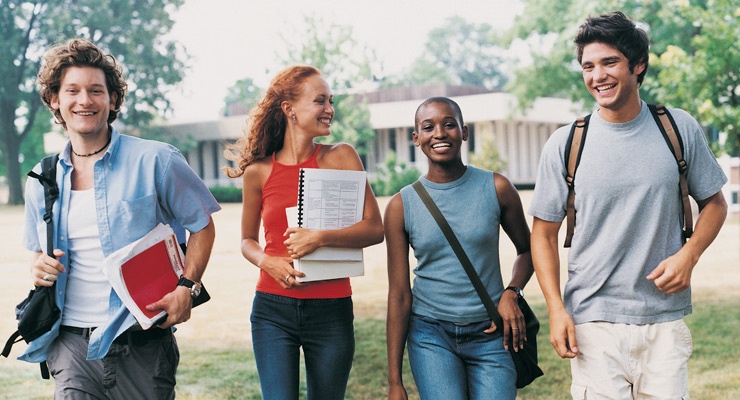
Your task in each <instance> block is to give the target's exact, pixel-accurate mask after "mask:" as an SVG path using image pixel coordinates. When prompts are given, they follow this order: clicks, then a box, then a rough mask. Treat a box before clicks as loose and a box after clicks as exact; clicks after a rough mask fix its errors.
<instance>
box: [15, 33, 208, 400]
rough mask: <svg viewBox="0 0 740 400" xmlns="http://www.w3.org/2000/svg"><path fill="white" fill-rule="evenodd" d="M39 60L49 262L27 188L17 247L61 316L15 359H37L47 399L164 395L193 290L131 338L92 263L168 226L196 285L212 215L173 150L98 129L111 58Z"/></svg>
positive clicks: (40, 193) (200, 187)
mask: <svg viewBox="0 0 740 400" xmlns="http://www.w3.org/2000/svg"><path fill="white" fill-rule="evenodd" d="M44 61H45V62H44V65H43V66H42V68H41V71H40V73H39V86H40V88H41V97H42V100H43V101H44V103H45V104H46V106H47V107H49V109H50V110H51V112H52V113H53V114H54V117H55V119H56V122H57V123H59V124H61V126H62V128H63V129H64V130H65V131H67V133H68V134H69V143H68V144H67V146H66V147H65V148H64V150H63V151H62V152H61V154H60V157H59V164H58V165H57V184H58V185H59V189H60V196H59V199H58V201H57V202H56V203H55V205H54V207H53V221H54V227H55V231H54V240H55V243H54V249H55V250H54V255H55V256H56V258H54V257H50V256H48V255H46V254H44V252H43V251H42V249H45V248H46V223H45V222H44V220H43V215H44V212H45V210H44V208H45V202H44V190H43V187H42V185H40V184H39V182H38V181H36V180H34V179H29V180H28V182H27V184H26V192H25V193H26V229H25V233H24V245H25V247H26V248H27V249H29V250H31V251H33V252H35V253H36V254H37V256H36V257H35V261H34V263H33V266H32V268H31V275H32V279H33V283H34V284H35V285H38V286H51V285H52V284H53V282H55V281H56V282H57V286H56V301H57V304H58V305H59V308H60V309H61V318H60V320H59V321H57V322H56V324H55V325H54V327H53V328H52V330H51V331H50V332H48V333H46V334H45V335H43V336H41V337H40V338H38V339H36V340H34V341H33V342H31V343H30V344H29V346H28V349H27V350H26V351H25V353H24V354H22V355H21V356H20V357H19V358H20V359H21V360H25V361H29V362H43V361H44V360H46V361H47V363H48V366H49V370H50V372H51V374H52V376H53V377H54V379H55V397H56V396H58V397H59V398H90V397H92V398H117V399H118V398H121V399H122V398H126V399H133V398H136V399H149V398H151V399H164V398H174V394H175V392H174V385H175V371H176V369H177V364H178V361H179V351H178V349H177V343H176V342H175V340H174V337H173V335H172V332H173V329H172V327H173V326H174V325H176V324H178V323H182V322H185V321H187V320H188V319H189V318H190V311H191V308H192V297H191V293H192V292H193V291H191V290H190V289H189V288H188V287H185V286H177V288H176V289H175V290H173V291H172V292H170V293H169V294H167V295H166V296H164V297H163V298H162V299H160V300H159V301H157V302H155V303H153V304H151V305H149V306H148V308H150V309H151V310H164V311H165V312H167V319H166V320H165V321H164V322H162V323H160V324H159V325H158V326H156V327H152V328H151V329H149V330H142V329H141V327H140V326H139V325H138V324H137V323H136V320H135V318H134V317H133V316H132V315H131V313H130V312H129V311H128V310H127V309H126V307H125V306H124V305H123V303H122V302H121V300H120V298H119V297H118V296H117V295H116V293H115V292H114V291H113V290H112V289H111V285H110V283H109V282H108V280H107V279H106V277H105V274H104V272H103V261H104V259H105V257H107V256H108V255H110V254H111V253H112V252H114V251H116V250H118V249H120V248H122V247H124V246H126V245H127V244H129V243H131V242H133V241H135V240H137V239H139V238H141V237H142V236H144V235H145V234H147V233H148V232H149V231H151V230H152V229H153V228H154V227H155V226H156V225H157V224H159V223H164V224H170V225H172V226H173V227H175V229H177V230H179V232H178V236H179V237H181V238H184V236H185V234H184V230H187V231H188V232H190V235H189V240H188V242H187V247H188V250H187V257H186V258H185V268H184V275H183V276H184V277H185V278H186V281H185V283H186V284H187V286H196V287H197V286H198V285H199V282H200V279H201V276H202V275H203V272H204V270H205V268H206V264H207V262H208V259H209V257H210V252H211V248H212V246H213V241H214V237H215V228H214V225H213V220H212V219H211V214H212V213H214V212H216V211H218V210H219V209H220V206H219V205H218V203H217V202H216V200H215V199H214V198H213V196H212V195H211V193H210V192H209V190H208V189H207V188H206V187H205V185H204V184H203V182H202V181H201V180H200V178H199V177H198V176H197V175H196V174H195V173H194V172H193V170H192V169H191V168H190V167H189V166H188V164H187V162H186V160H185V158H184V157H183V156H182V154H181V153H180V152H179V151H178V150H177V149H176V148H175V147H173V146H171V145H168V144H165V143H161V142H155V141H148V140H143V139H139V138H136V137H132V136H127V135H122V134H120V133H119V132H118V131H117V130H116V129H114V128H113V127H112V126H111V125H110V124H111V123H112V122H113V121H114V120H115V119H116V117H117V116H118V112H119V111H120V108H121V105H122V103H123V100H124V96H125V94H126V89H127V85H126V81H125V78H124V76H123V72H122V69H121V67H120V65H118V64H117V63H116V60H115V59H114V58H113V56H111V55H106V54H104V53H103V52H102V51H101V50H100V49H99V48H98V47H96V46H95V45H94V44H92V43H90V42H88V41H85V40H71V41H69V42H68V43H66V44H64V45H60V46H56V47H54V48H52V49H50V50H49V52H48V53H47V54H46V56H45V58H44ZM35 171H36V172H40V166H39V165H37V166H36V168H35ZM183 229H184V230H183ZM181 281H182V280H181ZM79 396H81V397H79Z"/></svg>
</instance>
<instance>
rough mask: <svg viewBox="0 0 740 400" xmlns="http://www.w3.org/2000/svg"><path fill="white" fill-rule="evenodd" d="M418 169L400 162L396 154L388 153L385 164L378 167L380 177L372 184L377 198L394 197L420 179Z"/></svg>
mask: <svg viewBox="0 0 740 400" xmlns="http://www.w3.org/2000/svg"><path fill="white" fill-rule="evenodd" d="M419 175H421V172H419V170H418V169H416V168H414V167H409V166H408V165H407V164H406V163H405V162H403V161H401V162H398V160H397V159H396V154H395V153H393V152H390V153H388V156H387V157H386V159H385V163H384V164H383V165H381V166H380V167H378V176H377V178H376V179H374V180H372V181H371V182H370V186H371V187H372V188H373V192H375V195H377V196H392V195H394V194H396V193H398V191H399V190H401V188H403V187H404V186H406V185H410V184H412V183H414V182H415V181H416V180H417V179H419Z"/></svg>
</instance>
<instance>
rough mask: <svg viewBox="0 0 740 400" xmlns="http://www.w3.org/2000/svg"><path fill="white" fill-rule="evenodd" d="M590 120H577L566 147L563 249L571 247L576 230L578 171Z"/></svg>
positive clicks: (585, 118) (587, 118)
mask: <svg viewBox="0 0 740 400" xmlns="http://www.w3.org/2000/svg"><path fill="white" fill-rule="evenodd" d="M590 118H591V115H590V114H589V115H587V116H585V117H581V118H578V119H577V120H576V122H575V123H574V124H573V126H572V127H571V129H570V136H568V143H567V145H566V147H565V163H566V164H565V167H566V170H567V175H566V176H565V182H566V183H567V185H568V202H567V206H566V211H565V217H566V227H567V231H566V235H565V244H564V245H563V247H570V242H571V240H573V234H574V233H575V230H576V190H575V178H576V169H577V168H578V164H579V163H580V162H581V152H582V151H583V144H584V143H585V142H586V132H587V130H588V121H589V119H590Z"/></svg>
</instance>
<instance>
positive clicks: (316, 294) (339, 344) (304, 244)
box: [226, 66, 383, 399]
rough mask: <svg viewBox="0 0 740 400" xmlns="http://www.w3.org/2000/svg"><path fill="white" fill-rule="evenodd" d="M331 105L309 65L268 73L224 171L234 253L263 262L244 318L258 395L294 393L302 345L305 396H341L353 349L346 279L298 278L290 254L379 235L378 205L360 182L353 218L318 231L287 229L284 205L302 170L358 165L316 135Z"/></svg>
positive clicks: (323, 130)
mask: <svg viewBox="0 0 740 400" xmlns="http://www.w3.org/2000/svg"><path fill="white" fill-rule="evenodd" d="M332 104H333V98H332V95H331V90H330V88H329V85H328V84H327V83H326V81H325V80H324V79H323V78H322V77H321V74H320V72H319V71H318V70H317V69H316V68H314V67H310V66H294V67H289V68H287V69H285V70H283V71H282V72H280V73H279V74H278V75H277V76H276V77H275V78H274V79H273V80H272V82H271V83H270V87H269V88H268V89H267V91H266V93H265V97H264V98H263V99H262V101H261V102H260V103H259V105H258V106H257V107H256V108H255V109H254V110H253V112H252V113H251V115H250V119H249V121H248V128H247V132H246V135H245V137H243V138H242V139H241V140H240V141H239V142H237V143H236V144H235V145H234V146H232V147H231V148H230V150H231V151H232V154H231V156H230V157H229V158H230V159H232V160H233V161H235V162H236V165H237V166H236V168H228V169H227V170H226V172H227V174H228V175H229V176H230V177H232V178H237V177H240V176H241V177H242V179H243V186H242V190H243V204H242V241H241V251H242V254H243V255H244V257H245V258H246V259H247V260H248V261H249V262H251V263H252V264H254V265H256V266H257V267H259V268H260V276H259V280H258V283H257V291H256V294H255V298H254V302H253V305H252V314H251V317H250V320H251V323H252V344H253V348H254V355H255V360H256V362H257V371H258V373H259V377H260V385H261V387H262V396H263V398H265V399H288V398H298V388H299V383H300V382H299V362H300V350H301V348H302V349H303V353H304V358H305V363H306V380H307V389H308V398H309V399H313V398H315V399H342V398H344V393H345V390H346V387H347V380H348V379H349V371H350V368H351V367H352V357H353V355H354V329H353V318H354V317H353V311H352V298H351V294H352V291H351V288H350V283H349V278H344V279H335V280H327V281H316V282H305V283H300V282H298V281H296V279H295V277H303V276H304V274H303V273H302V272H300V271H298V270H296V269H294V268H293V264H292V260H293V259H294V258H299V257H302V256H304V255H306V254H309V253H311V252H313V251H314V250H316V249H317V248H319V247H324V246H331V247H353V248H363V247H367V246H371V245H373V244H377V243H380V242H381V241H382V240H383V225H382V221H381V217H380V210H379V208H378V203H377V201H376V200H375V196H374V195H373V192H372V189H371V188H370V185H369V184H367V183H366V189H365V206H364V212H363V219H362V220H361V221H360V222H358V223H357V224H354V225H352V226H350V227H347V228H344V229H338V230H321V231H319V230H308V229H303V228H298V227H288V222H287V217H286V215H285V209H286V208H287V207H292V206H295V205H296V203H297V198H298V196H297V194H298V171H299V169H300V168H304V167H308V168H331V169H347V170H362V169H363V166H362V162H361V161H360V158H359V156H358V155H357V152H356V151H355V149H354V148H353V147H352V146H350V145H348V144H333V145H323V146H322V145H321V144H318V143H315V142H314V139H316V138H318V137H321V136H328V135H329V134H330V126H331V123H332V120H333V118H334V108H333V106H332ZM260 223H262V225H263V228H264V232H265V246H264V248H263V247H262V246H261V245H260V242H259V228H260Z"/></svg>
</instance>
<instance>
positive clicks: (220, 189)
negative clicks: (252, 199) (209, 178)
mask: <svg viewBox="0 0 740 400" xmlns="http://www.w3.org/2000/svg"><path fill="white" fill-rule="evenodd" d="M209 190H210V191H211V193H212V194H213V197H215V198H216V200H217V201H218V202H219V203H241V201H242V188H240V187H235V186H214V187H212V188H209Z"/></svg>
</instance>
